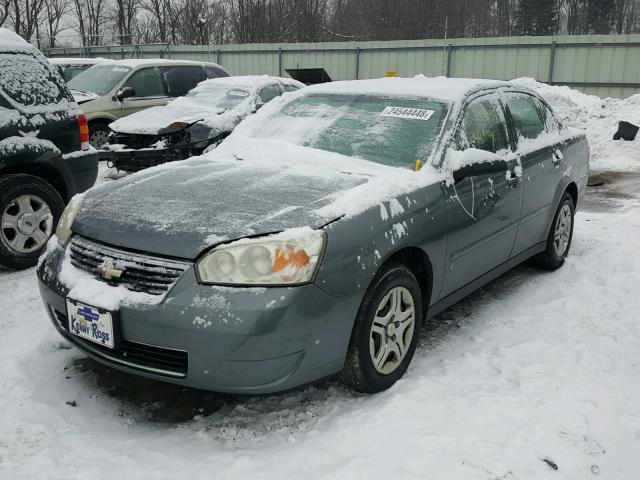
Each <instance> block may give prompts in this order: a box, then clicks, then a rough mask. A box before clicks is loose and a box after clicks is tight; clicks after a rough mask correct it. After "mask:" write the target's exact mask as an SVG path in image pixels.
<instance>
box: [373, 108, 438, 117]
mask: <svg viewBox="0 0 640 480" xmlns="http://www.w3.org/2000/svg"><path fill="white" fill-rule="evenodd" d="M434 113H435V112H434V111H433V110H423V109H422V108H405V107H386V108H385V109H384V110H383V111H382V113H381V114H380V115H382V116H383V117H395V118H410V119H413V120H429V119H430V118H431V115H433V114H434Z"/></svg>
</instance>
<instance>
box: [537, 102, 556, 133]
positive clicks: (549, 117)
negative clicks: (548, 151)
mask: <svg viewBox="0 0 640 480" xmlns="http://www.w3.org/2000/svg"><path fill="white" fill-rule="evenodd" d="M539 103H540V108H541V109H542V116H543V117H544V124H545V125H546V127H547V132H557V131H558V130H560V124H559V123H558V120H556V117H554V116H553V113H552V112H551V109H550V108H549V107H548V106H547V105H545V104H544V103H543V102H539Z"/></svg>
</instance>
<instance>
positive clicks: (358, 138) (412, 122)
mask: <svg viewBox="0 0 640 480" xmlns="http://www.w3.org/2000/svg"><path fill="white" fill-rule="evenodd" d="M446 111H447V105H446V104H444V103H442V102H437V101H433V100H427V99H410V98H401V97H386V98H385V97H377V96H376V97H371V96H361V95H322V94H313V95H306V96H301V97H299V98H297V99H295V100H294V101H292V102H290V103H288V104H286V105H284V106H283V107H282V108H281V109H280V110H278V111H276V112H272V113H271V115H270V117H269V118H267V119H265V118H264V117H263V119H262V122H260V124H258V125H256V128H254V131H253V132H252V133H251V134H250V135H251V136H252V137H254V138H269V139H275V140H282V141H286V142H288V143H291V144H294V145H302V146H308V147H312V148H316V149H319V150H325V151H329V152H335V153H339V154H342V155H347V156H350V157H356V158H361V159H364V160H370V161H373V162H376V163H381V164H385V165H391V166H398V167H407V168H409V167H413V166H414V165H415V161H416V160H417V159H419V160H421V161H425V160H427V159H428V157H429V154H430V153H431V151H432V150H433V147H434V144H435V140H436V139H437V137H438V135H439V133H440V130H441V127H442V122H443V120H444V118H445V114H446Z"/></svg>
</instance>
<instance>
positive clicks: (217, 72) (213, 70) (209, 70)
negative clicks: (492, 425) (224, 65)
mask: <svg viewBox="0 0 640 480" xmlns="http://www.w3.org/2000/svg"><path fill="white" fill-rule="evenodd" d="M204 71H205V73H206V74H207V78H220V77H228V76H229V74H228V73H227V72H225V71H224V70H222V69H221V68H218V67H211V66H205V67H204Z"/></svg>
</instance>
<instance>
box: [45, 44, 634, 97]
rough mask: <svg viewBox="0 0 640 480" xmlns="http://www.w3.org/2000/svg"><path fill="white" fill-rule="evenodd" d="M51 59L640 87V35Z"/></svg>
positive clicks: (138, 48)
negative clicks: (148, 61) (175, 61)
mask: <svg viewBox="0 0 640 480" xmlns="http://www.w3.org/2000/svg"><path fill="white" fill-rule="evenodd" d="M45 53H46V54H47V55H48V56H52V57H70V56H71V57H74V56H75V57H81V56H89V57H99V56H101V57H108V58H158V57H161V58H176V59H186V60H202V61H213V62H216V63H219V64H222V65H224V66H225V67H226V68H227V69H228V70H229V71H230V72H232V73H234V74H236V75H247V74H258V73H266V74H271V75H284V74H285V71H286V69H290V68H318V67H322V68H324V69H325V70H326V71H327V72H328V73H329V75H330V76H331V78H332V79H334V80H351V79H363V78H376V77H381V76H384V75H386V74H387V72H395V74H396V75H398V76H412V75H415V74H418V73H424V74H425V75H429V76H439V75H445V76H450V77H475V78H495V79H502V80H509V79H512V78H516V77H524V76H526V77H533V78H536V79H537V80H539V81H542V82H547V83H552V84H558V85H569V86H571V87H574V88H578V89H580V90H582V91H584V92H587V93H591V94H594V95H599V96H601V97H608V96H611V97H627V96H629V95H632V94H634V93H638V92H640V35H577V36H557V37H503V38H479V39H449V40H410V41H389V42H331V43H282V44H247V45H190V46H174V45H165V44H154V45H135V46H104V47H77V48H55V49H49V50H47V51H45Z"/></svg>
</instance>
